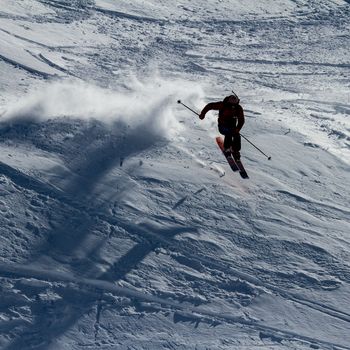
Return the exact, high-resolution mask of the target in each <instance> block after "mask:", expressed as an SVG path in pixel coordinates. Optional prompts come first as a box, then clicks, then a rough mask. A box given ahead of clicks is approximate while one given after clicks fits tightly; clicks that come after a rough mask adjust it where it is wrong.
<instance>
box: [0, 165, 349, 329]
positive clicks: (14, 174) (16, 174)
mask: <svg viewBox="0 0 350 350" xmlns="http://www.w3.org/2000/svg"><path fill="white" fill-rule="evenodd" d="M0 172H1V173H3V174H4V175H6V176H9V177H10V178H12V180H13V181H14V182H15V183H16V184H17V185H19V186H21V187H25V188H27V189H30V190H33V191H36V192H37V193H40V194H43V195H47V196H50V197H52V198H53V199H56V200H59V201H62V202H64V203H65V204H67V205H70V206H72V207H73V208H75V209H77V210H84V211H85V212H86V213H87V214H88V215H90V216H94V217H97V218H99V219H100V220H102V221H105V222H107V223H109V224H111V225H115V226H119V227H122V228H123V229H125V230H126V231H127V232H128V233H129V234H130V235H132V236H134V237H137V239H138V240H139V239H142V240H144V241H152V240H153V241H154V240H156V241H157V242H158V243H160V244H162V243H163V244H165V245H166V246H168V247H171V248H172V249H173V250H177V251H181V252H184V253H187V254H190V255H191V256H192V259H194V260H196V261H198V262H200V263H204V264H206V265H209V266H211V267H214V268H216V269H218V270H221V271H223V270H224V271H226V272H227V271H228V270H229V271H230V272H231V273H232V275H234V276H236V277H238V278H240V279H242V280H245V281H247V282H249V283H251V284H253V285H255V286H258V287H261V288H265V289H266V290H269V291H271V292H273V293H277V294H279V295H280V296H282V297H284V298H286V299H290V300H293V301H294V302H297V303H300V304H302V305H304V306H308V307H310V308H312V309H314V310H317V311H319V312H323V313H324V314H327V315H329V316H331V317H335V318H338V319H341V320H342V321H345V322H349V323H350V314H348V313H345V312H343V311H340V310H337V309H335V308H332V307H330V306H327V305H324V304H320V303H318V302H317V301H312V300H308V299H306V298H304V297H302V296H300V295H297V294H295V293H290V292H287V291H285V290H283V289H281V288H278V287H275V286H273V285H270V284H267V283H264V282H263V281H261V280H260V279H259V278H257V277H254V276H251V275H249V274H247V273H245V272H242V271H239V270H237V269H235V268H234V267H232V266H230V264H231V261H227V264H226V265H223V263H219V262H217V260H215V258H214V257H213V258H211V257H208V256H201V255H199V254H198V253H197V254H196V256H193V251H192V250H191V248H189V247H187V246H180V244H179V243H178V244H176V245H175V244H174V243H175V240H174V239H168V238H167V237H164V236H161V235H159V234H156V233H154V232H152V231H150V230H149V229H148V228H146V227H145V225H143V226H141V225H140V224H135V223H131V222H126V221H125V220H124V219H123V218H114V217H111V216H109V215H105V214H103V213H101V212H96V211H94V210H91V208H86V207H85V206H84V205H82V204H81V203H77V202H75V201H74V200H72V199H71V198H70V197H69V196H68V195H66V194H65V193H64V192H63V191H61V190H59V189H57V188H55V187H54V186H52V185H51V184H48V183H44V182H42V181H40V180H36V179H33V178H32V177H30V176H29V175H26V174H24V173H23V172H21V171H19V170H16V169H14V168H12V167H11V166H9V165H7V164H5V163H3V162H1V161H0ZM184 229H186V227H185V226H183V230H182V231H184ZM187 229H188V230H189V231H190V230H191V231H194V230H195V229H194V228H187ZM135 232H137V234H136V233H135ZM145 237H146V238H145Z"/></svg>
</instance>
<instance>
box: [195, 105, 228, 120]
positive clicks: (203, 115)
mask: <svg viewBox="0 0 350 350" xmlns="http://www.w3.org/2000/svg"><path fill="white" fill-rule="evenodd" d="M220 108H222V102H221V101H220V102H211V103H208V104H207V105H206V106H205V107H204V108H203V109H202V112H201V114H200V115H199V118H200V119H204V117H205V115H206V114H207V112H209V111H211V110H215V111H218V110H219V109H220Z"/></svg>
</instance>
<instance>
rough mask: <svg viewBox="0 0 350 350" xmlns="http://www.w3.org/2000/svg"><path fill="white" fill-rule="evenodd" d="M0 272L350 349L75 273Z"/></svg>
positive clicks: (16, 268) (4, 268) (15, 268)
mask: <svg viewBox="0 0 350 350" xmlns="http://www.w3.org/2000/svg"><path fill="white" fill-rule="evenodd" d="M0 273H1V274H2V275H3V276H6V277H13V276H16V277H22V278H34V279H39V280H47V281H51V282H66V283H73V284H76V285H79V286H83V287H89V288H91V287H92V288H95V289H97V290H99V291H103V292H110V293H115V294H118V295H122V296H125V297H128V298H134V299H137V300H143V301H146V302H150V303H157V304H160V305H165V306H168V307H171V308H174V309H176V310H179V311H182V312H185V313H186V314H189V315H190V316H191V317H192V318H196V319H198V318H199V319H200V318H203V316H204V317H205V318H207V317H209V318H215V319H217V320H221V321H224V322H227V323H238V324H241V325H244V326H247V327H251V328H253V329H255V330H260V331H269V332H274V333H275V334H278V335H279V336H283V337H285V338H286V339H288V340H291V341H293V340H299V341H304V342H307V343H309V342H311V343H313V344H315V343H316V344H322V345H324V346H327V347H330V348H334V347H337V348H339V349H344V350H350V347H347V346H344V345H341V344H335V343H331V342H327V341H324V340H321V339H315V338H311V337H308V336H303V335H300V334H297V333H295V332H291V331H287V330H282V329H279V328H275V327H270V326H266V325H263V324H260V323H259V321H256V320H253V319H247V318H245V317H243V316H233V315H230V314H223V313H222V312H215V311H210V310H206V309H204V308H202V307H195V306H189V305H188V304H181V303H179V302H177V301H174V300H170V299H166V298H160V297H157V296H153V295H148V294H145V293H142V292H140V291H138V290H135V289H132V288H127V287H122V286H119V285H117V284H114V283H111V282H108V281H104V280H99V279H90V278H83V277H78V276H74V275H70V274H68V273H64V272H58V271H46V270H37V269H36V268H34V267H28V266H23V265H19V264H11V265H10V264H0Z"/></svg>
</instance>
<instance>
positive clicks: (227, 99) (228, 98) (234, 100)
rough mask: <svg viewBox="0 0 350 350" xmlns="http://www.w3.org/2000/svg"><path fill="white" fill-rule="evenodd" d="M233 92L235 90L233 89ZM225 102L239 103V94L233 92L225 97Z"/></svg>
mask: <svg viewBox="0 0 350 350" xmlns="http://www.w3.org/2000/svg"><path fill="white" fill-rule="evenodd" d="M232 92H233V91H232ZM224 102H225V103H228V104H230V105H237V104H238V103H239V98H238V96H237V95H236V94H235V93H234V92H233V95H230V96H226V97H225V98H224Z"/></svg>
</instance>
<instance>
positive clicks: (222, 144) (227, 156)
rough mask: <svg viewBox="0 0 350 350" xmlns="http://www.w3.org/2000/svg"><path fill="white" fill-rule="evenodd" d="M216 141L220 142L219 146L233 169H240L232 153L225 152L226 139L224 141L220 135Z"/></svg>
mask: <svg viewBox="0 0 350 350" xmlns="http://www.w3.org/2000/svg"><path fill="white" fill-rule="evenodd" d="M216 143H217V144H218V146H219V148H220V149H221V151H222V153H223V155H224V156H225V158H226V160H227V162H228V164H229V165H230V167H231V169H232V170H233V171H238V170H239V168H238V166H237V164H236V162H235V160H234V159H233V157H232V155H231V154H229V155H227V154H225V152H224V141H223V139H222V138H221V137H220V136H218V137H217V138H216Z"/></svg>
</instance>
